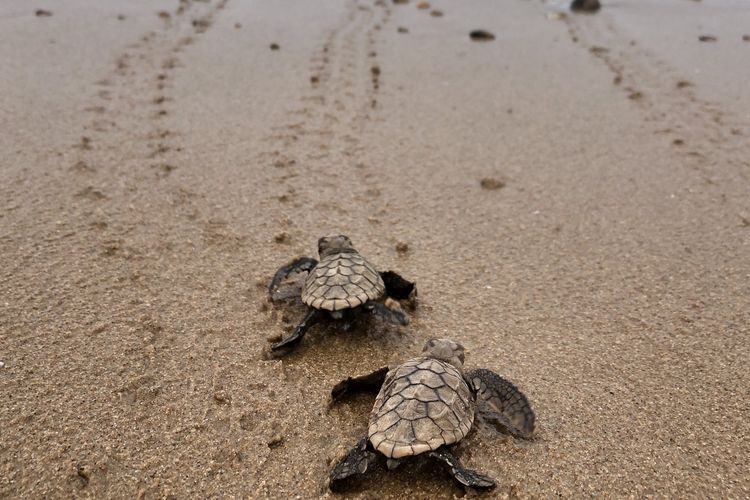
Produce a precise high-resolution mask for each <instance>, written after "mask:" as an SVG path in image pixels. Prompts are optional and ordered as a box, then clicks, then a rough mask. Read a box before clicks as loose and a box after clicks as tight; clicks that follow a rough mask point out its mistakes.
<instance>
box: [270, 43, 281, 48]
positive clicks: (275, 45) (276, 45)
mask: <svg viewBox="0 0 750 500" xmlns="http://www.w3.org/2000/svg"><path fill="white" fill-rule="evenodd" d="M280 48H281V47H279V44H278V43H272V44H271V50H279V49H280Z"/></svg>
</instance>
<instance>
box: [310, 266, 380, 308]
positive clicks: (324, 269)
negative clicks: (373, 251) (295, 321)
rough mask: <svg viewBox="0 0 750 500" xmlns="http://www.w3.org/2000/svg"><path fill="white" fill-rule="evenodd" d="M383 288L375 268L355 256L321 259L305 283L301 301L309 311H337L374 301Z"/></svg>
mask: <svg viewBox="0 0 750 500" xmlns="http://www.w3.org/2000/svg"><path fill="white" fill-rule="evenodd" d="M383 293H385V284H384V283H383V279H382V278H381V277H380V274H379V273H378V272H377V271H376V270H375V268H374V267H373V266H372V264H370V263H369V262H367V261H366V260H365V258H364V257H362V256H361V255H360V254H358V253H357V252H345V253H337V254H334V255H329V256H327V257H324V258H323V259H321V261H320V262H318V265H317V266H315V267H314V268H313V269H312V271H310V274H308V276H307V279H306V280H305V286H304V287H303V288H302V301H303V302H304V303H305V304H307V305H308V306H310V307H314V308H316V309H325V310H327V311H340V310H342V309H349V308H352V307H357V306H358V305H360V304H364V303H365V302H367V301H368V300H376V299H379V298H380V297H382V296H383Z"/></svg>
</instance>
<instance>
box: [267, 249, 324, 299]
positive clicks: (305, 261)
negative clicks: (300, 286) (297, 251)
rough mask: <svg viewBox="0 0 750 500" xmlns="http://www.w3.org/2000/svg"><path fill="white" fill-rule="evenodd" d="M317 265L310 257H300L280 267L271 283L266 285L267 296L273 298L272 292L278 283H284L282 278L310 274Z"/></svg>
mask: <svg viewBox="0 0 750 500" xmlns="http://www.w3.org/2000/svg"><path fill="white" fill-rule="evenodd" d="M317 265H318V261H317V260H315V259H313V258H312V257H300V258H299V259H296V260H294V261H292V262H290V263H289V264H287V265H285V266H281V267H280V268H279V270H278V271H276V274H274V275H273V279H272V280H271V283H270V284H269V285H268V295H269V296H270V297H271V298H273V292H274V291H275V290H276V287H277V286H279V283H281V282H282V281H284V278H286V277H287V276H289V275H290V274H292V273H299V272H302V271H307V272H310V271H311V270H312V268H314V267H315V266H317Z"/></svg>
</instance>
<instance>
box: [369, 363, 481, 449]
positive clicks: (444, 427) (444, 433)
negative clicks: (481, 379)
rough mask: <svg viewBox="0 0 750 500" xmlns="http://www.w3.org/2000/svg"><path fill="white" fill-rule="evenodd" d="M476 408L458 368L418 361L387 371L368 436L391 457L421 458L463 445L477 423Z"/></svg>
mask: <svg viewBox="0 0 750 500" xmlns="http://www.w3.org/2000/svg"><path fill="white" fill-rule="evenodd" d="M475 408H476V407H475V402H474V398H473V395H472V393H471V391H470V390H469V386H468V385H467V383H466V381H465V380H464V378H463V376H462V375H461V372H460V371H459V370H458V369H457V368H456V367H455V366H453V365H451V364H449V363H446V362H443V361H440V360H437V359H433V358H425V357H421V358H415V359H412V360H410V361H407V362H406V363H404V364H402V365H400V366H399V367H397V368H395V369H393V370H391V371H390V372H388V375H387V376H386V378H385V382H384V383H383V387H381V389H380V393H379V394H378V397H377V399H376V400H375V406H374V407H373V409H372V413H371V414H370V427H369V430H368V437H369V439H370V442H371V443H372V446H373V447H374V448H375V449H376V450H378V451H379V452H381V453H382V454H384V455H385V456H387V457H389V458H400V457H405V456H410V455H418V454H420V453H424V452H427V451H431V450H435V449H437V448H438V447H440V446H442V445H446V444H452V443H456V442H458V441H460V440H461V439H462V438H463V437H464V436H466V434H467V433H468V432H469V429H471V425H472V424H473V423H474V411H475Z"/></svg>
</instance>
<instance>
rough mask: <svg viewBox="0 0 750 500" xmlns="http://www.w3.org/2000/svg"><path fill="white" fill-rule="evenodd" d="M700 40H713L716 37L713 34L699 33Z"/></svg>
mask: <svg viewBox="0 0 750 500" xmlns="http://www.w3.org/2000/svg"><path fill="white" fill-rule="evenodd" d="M698 40H700V41H701V42H715V41H716V40H717V38H716V37H715V36H713V35H701V36H699V37H698Z"/></svg>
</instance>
